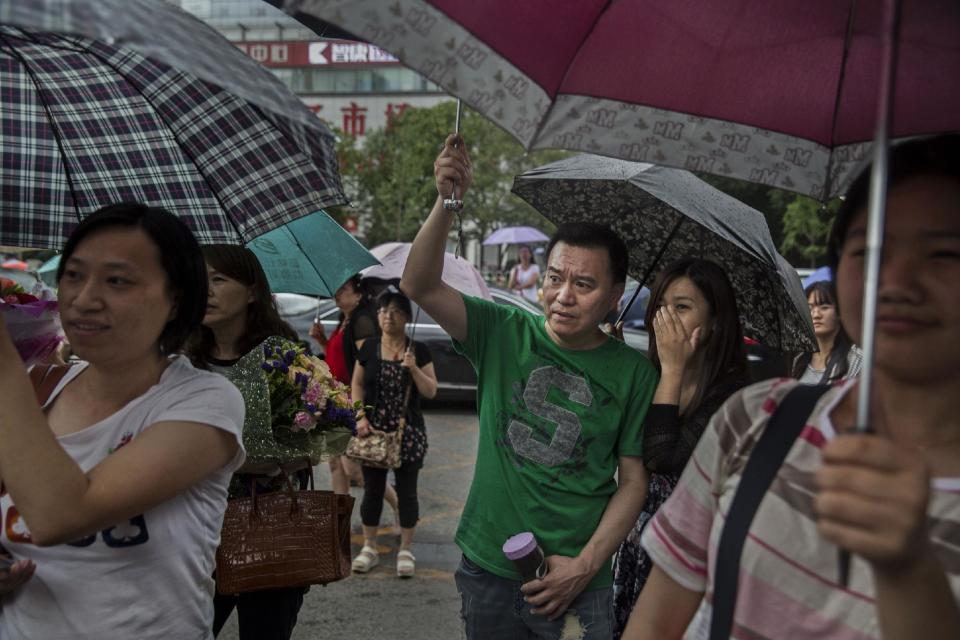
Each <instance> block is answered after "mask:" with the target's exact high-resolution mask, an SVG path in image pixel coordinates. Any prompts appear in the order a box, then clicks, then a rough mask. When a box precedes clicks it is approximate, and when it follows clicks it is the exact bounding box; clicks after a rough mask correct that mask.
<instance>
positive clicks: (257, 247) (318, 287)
mask: <svg viewBox="0 0 960 640" xmlns="http://www.w3.org/2000/svg"><path fill="white" fill-rule="evenodd" d="M247 247H249V248H250V250H252V251H253V252H254V253H255V254H257V258H259V260H260V264H262V265H263V270H264V271H265V272H266V274H267V280H268V281H269V282H270V289H271V290H272V291H273V292H274V293H303V294H309V295H316V296H332V295H333V294H334V292H335V291H336V290H337V289H338V288H339V287H340V285H342V284H343V283H344V282H346V281H347V279H348V278H349V277H350V276H352V275H353V274H355V273H357V272H359V271H360V270H361V269H363V268H365V267H369V266H371V265H375V264H380V262H379V261H378V260H377V259H376V258H375V257H374V256H373V255H372V254H371V253H370V252H369V251H367V250H366V249H365V248H364V246H363V245H362V244H360V243H359V242H357V240H356V239H355V238H354V237H353V236H352V235H350V234H349V233H347V231H346V230H345V229H344V228H343V227H341V226H340V224H339V223H337V221H336V220H334V219H333V218H331V217H330V216H328V215H327V214H326V213H325V212H323V211H317V212H316V213H312V214H310V215H308V216H305V217H303V218H298V219H297V220H294V221H293V222H288V223H287V224H285V225H283V226H282V227H278V228H276V229H273V230H272V231H268V232H267V233H265V234H263V235H262V236H259V237H257V238H254V239H253V240H252V241H250V242H249V243H248V244H247Z"/></svg>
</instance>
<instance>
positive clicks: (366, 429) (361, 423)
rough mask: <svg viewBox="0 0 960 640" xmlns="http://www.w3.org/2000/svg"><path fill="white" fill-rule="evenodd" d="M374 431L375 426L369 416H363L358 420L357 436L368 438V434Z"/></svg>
mask: <svg viewBox="0 0 960 640" xmlns="http://www.w3.org/2000/svg"><path fill="white" fill-rule="evenodd" d="M371 433H373V426H372V425H371V424H370V421H369V420H367V416H363V417H362V418H360V419H359V420H357V437H358V438H366V437H367V436H368V435H370V434H371Z"/></svg>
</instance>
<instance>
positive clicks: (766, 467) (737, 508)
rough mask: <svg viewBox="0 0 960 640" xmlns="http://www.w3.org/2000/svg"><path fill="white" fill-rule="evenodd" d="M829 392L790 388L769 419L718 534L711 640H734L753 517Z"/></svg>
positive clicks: (817, 388)
mask: <svg viewBox="0 0 960 640" xmlns="http://www.w3.org/2000/svg"><path fill="white" fill-rule="evenodd" d="M829 390H830V387H829V386H827V385H822V386H820V385H818V386H813V385H804V384H801V385H797V386H796V387H794V388H793V389H791V390H790V391H789V392H788V393H787V395H786V396H784V398H783V400H781V401H780V405H779V406H778V407H777V408H776V410H775V411H774V412H773V415H772V416H770V420H769V422H768V423H767V428H766V429H764V431H763V434H762V435H761V436H760V439H759V440H758V441H757V444H756V446H754V448H753V451H752V452H751V453H750V458H749V459H748V460H747V465H746V467H745V468H744V470H743V474H742V475H741V476H740V482H739V483H738V484H737V492H736V493H735V494H734V496H733V502H732V503H731V505H730V512H729V513H727V519H726V523H725V524H724V526H723V531H721V533H720V544H719V546H718V548H717V554H716V556H717V563H716V567H715V568H714V578H713V613H712V614H711V617H710V640H727V639H728V638H729V637H730V632H731V630H732V629H733V612H734V609H735V608H736V604H737V588H738V586H739V578H740V556H741V554H742V553H743V544H744V542H745V541H746V538H747V533H748V532H749V531H750V525H751V523H752V522H753V517H754V515H755V514H756V513H757V508H758V507H759V506H760V501H761V500H763V497H764V496H765V495H766V493H767V490H768V489H769V488H770V485H771V484H772V483H773V479H774V478H775V477H776V475H777V471H779V470H780V467H781V466H782V465H783V461H784V460H786V458H787V454H788V453H789V452H790V449H791V447H792V446H793V443H794V442H795V441H796V439H797V437H799V435H800V432H801V431H803V427H804V425H805V424H806V423H807V418H809V417H810V414H811V413H812V412H813V408H814V406H816V404H817V400H819V399H820V397H821V396H822V395H823V394H824V393H826V392H827V391H829Z"/></svg>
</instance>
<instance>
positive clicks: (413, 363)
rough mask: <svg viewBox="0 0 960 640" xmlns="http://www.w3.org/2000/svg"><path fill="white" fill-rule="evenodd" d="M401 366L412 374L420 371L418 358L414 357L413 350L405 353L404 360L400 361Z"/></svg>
mask: <svg viewBox="0 0 960 640" xmlns="http://www.w3.org/2000/svg"><path fill="white" fill-rule="evenodd" d="M400 366H401V367H403V368H404V369H408V370H409V371H410V373H411V374H412V373H414V372H416V371H418V370H419V367H417V357H416V356H415V355H413V349H407V350H406V351H404V352H403V360H401V361H400Z"/></svg>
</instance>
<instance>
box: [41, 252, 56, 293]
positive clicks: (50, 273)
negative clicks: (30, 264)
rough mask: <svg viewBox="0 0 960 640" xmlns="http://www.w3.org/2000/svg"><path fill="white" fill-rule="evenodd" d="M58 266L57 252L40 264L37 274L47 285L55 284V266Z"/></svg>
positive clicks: (53, 285)
mask: <svg viewBox="0 0 960 640" xmlns="http://www.w3.org/2000/svg"><path fill="white" fill-rule="evenodd" d="M59 266H60V254H57V255H55V256H53V257H52V258H50V259H49V260H47V261H46V262H44V263H43V264H42V265H40V268H39V269H37V275H39V276H40V279H41V280H43V283H44V284H45V285H47V286H48V287H56V286H57V267H59Z"/></svg>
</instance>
